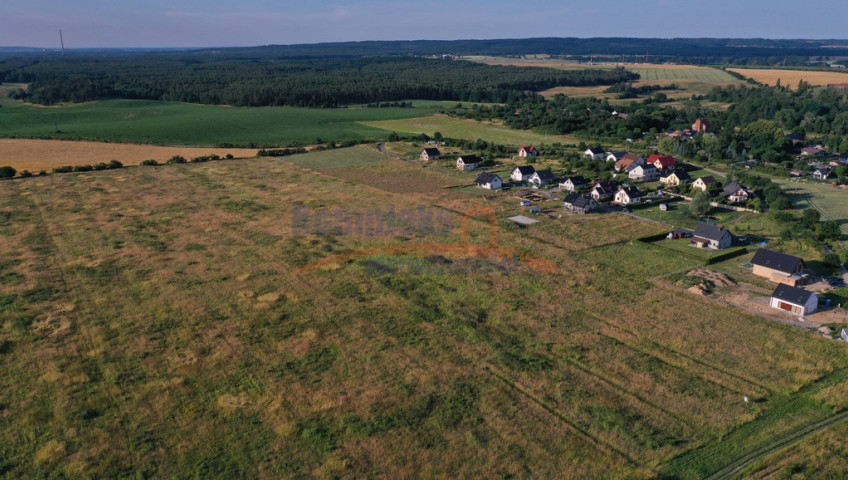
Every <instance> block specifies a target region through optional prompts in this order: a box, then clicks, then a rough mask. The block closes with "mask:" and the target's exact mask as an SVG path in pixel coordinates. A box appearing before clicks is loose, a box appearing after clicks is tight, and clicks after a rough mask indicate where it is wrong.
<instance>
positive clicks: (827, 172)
mask: <svg viewBox="0 0 848 480" xmlns="http://www.w3.org/2000/svg"><path fill="white" fill-rule="evenodd" d="M815 171H816V172H819V175H823V176H825V177H826V176H828V175H830V171H831V168H830V167H818V168H816V169H815Z"/></svg>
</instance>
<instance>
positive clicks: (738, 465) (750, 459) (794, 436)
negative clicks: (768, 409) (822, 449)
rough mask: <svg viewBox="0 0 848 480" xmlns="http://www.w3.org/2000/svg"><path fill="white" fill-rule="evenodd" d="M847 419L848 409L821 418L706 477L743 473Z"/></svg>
mask: <svg viewBox="0 0 848 480" xmlns="http://www.w3.org/2000/svg"><path fill="white" fill-rule="evenodd" d="M846 420H848V411H843V412H840V413H837V414H835V415H832V416H830V417H828V418H825V419H824V420H821V421H819V422H816V423H813V424H811V425H807V426H804V427H801V428H798V429H797V430H795V431H793V432H791V433H789V434H786V435H784V436H783V437H782V438H779V439H777V440H775V441H773V442H771V443H769V444H767V445H764V446H762V447H760V448H758V449H756V450H754V451H752V452H750V453H748V454H747V455H744V456H742V457H739V458H738V459H736V460H734V461H733V462H731V463H729V464H728V465H726V466H725V467H723V468H722V469H721V470H719V471H717V472H715V473H713V474H712V475H710V476H708V477H706V478H707V479H708V480H720V479H726V478H733V477H735V476H736V475H737V474H738V473H741V471H742V470H743V469H744V468H745V467H747V466H748V465H751V464H752V463H754V462H756V461H757V460H761V459H762V458H764V457H767V456H768V455H771V454H772V453H775V452H777V451H779V450H782V449H784V448H787V447H789V446H792V445H794V444H796V443H798V442H800V441H801V440H804V439H805V438H807V437H810V436H812V435H815V434H817V433H819V432H821V431H823V430H826V429H828V428H830V427H834V426H836V425H839V424H841V423H843V422H845V421H846Z"/></svg>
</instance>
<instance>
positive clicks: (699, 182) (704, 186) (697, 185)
mask: <svg viewBox="0 0 848 480" xmlns="http://www.w3.org/2000/svg"><path fill="white" fill-rule="evenodd" d="M713 185H718V181H716V179H715V178H713V177H712V176H710V175H708V176H706V177H701V178H697V179H695V181H694V182H692V188H693V189H695V190H701V191H704V192H706V191H707V190H709V189H710V188H712V186H713Z"/></svg>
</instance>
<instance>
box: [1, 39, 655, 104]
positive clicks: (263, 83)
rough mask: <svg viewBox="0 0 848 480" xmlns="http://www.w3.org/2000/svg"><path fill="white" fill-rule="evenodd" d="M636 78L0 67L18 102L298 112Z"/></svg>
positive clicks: (278, 66)
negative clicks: (121, 101) (148, 103)
mask: <svg viewBox="0 0 848 480" xmlns="http://www.w3.org/2000/svg"><path fill="white" fill-rule="evenodd" d="M638 78H639V76H638V75H637V74H635V73H632V72H628V71H625V70H623V69H615V70H599V69H588V70H556V69H548V68H530V67H507V66H490V65H482V64H478V63H473V62H467V61H453V60H443V59H430V58H413V57H380V58H315V59H279V58H276V57H273V56H265V57H259V58H248V57H245V56H240V55H236V56H235V58H233V57H224V56H223V55H221V54H217V53H212V52H204V53H201V54H192V53H182V54H174V53H159V54H148V55H106V56H100V55H91V54H89V55H68V56H53V57H47V58H32V57H28V58H9V59H7V60H5V61H0V81H5V82H24V83H29V84H30V86H29V89H28V90H27V91H26V92H18V93H17V96H19V97H20V98H23V99H26V100H28V101H31V102H35V103H41V104H46V105H49V104H54V103H58V102H83V101H89V100H98V99H105V98H128V99H148V100H164V101H178V102H191V103H205V104H226V105H236V106H282V105H287V106H298V107H337V106H343V105H348V104H356V103H372V102H393V101H399V100H408V99H424V100H451V101H453V100H456V101H463V102H464V101H469V102H508V101H509V102H515V101H517V100H518V99H519V98H520V97H521V96H523V95H528V94H529V92H535V91H539V90H544V89H548V88H552V87H557V86H591V85H613V84H617V83H621V82H626V81H632V80H635V79H638Z"/></svg>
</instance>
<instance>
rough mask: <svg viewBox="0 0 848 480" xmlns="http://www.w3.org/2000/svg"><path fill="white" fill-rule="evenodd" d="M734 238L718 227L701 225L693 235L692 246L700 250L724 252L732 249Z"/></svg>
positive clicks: (706, 224)
mask: <svg viewBox="0 0 848 480" xmlns="http://www.w3.org/2000/svg"><path fill="white" fill-rule="evenodd" d="M732 240H733V238H732V236H731V235H730V232H729V231H728V230H727V229H726V228H724V227H719V226H718V225H712V224H709V223H699V224H698V226H697V227H696V228H695V233H694V234H693V235H692V244H694V245H695V246H696V247H698V248H707V249H711V250H722V249H725V248H728V247H730V243H731V242H732Z"/></svg>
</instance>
